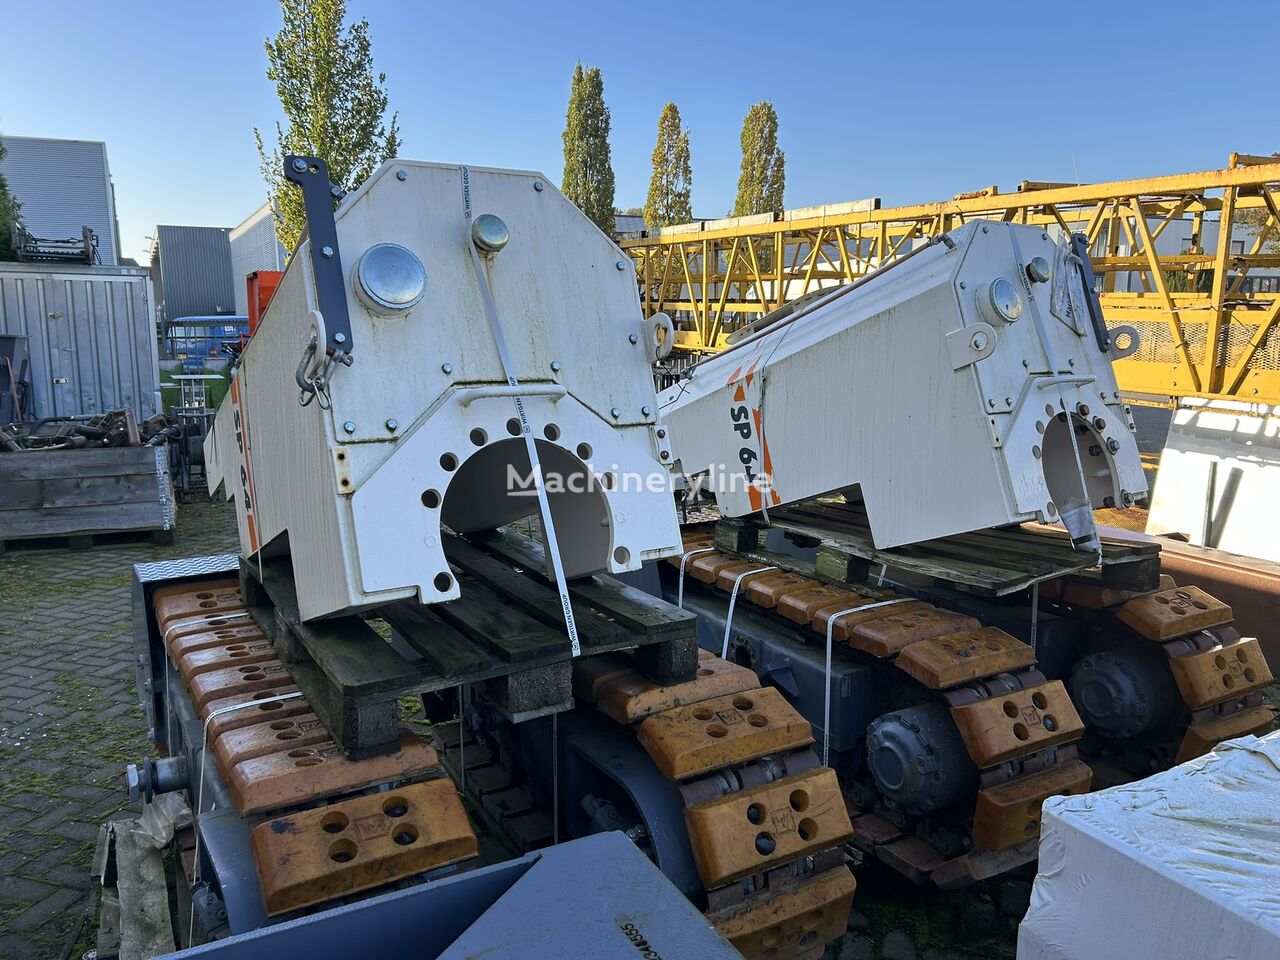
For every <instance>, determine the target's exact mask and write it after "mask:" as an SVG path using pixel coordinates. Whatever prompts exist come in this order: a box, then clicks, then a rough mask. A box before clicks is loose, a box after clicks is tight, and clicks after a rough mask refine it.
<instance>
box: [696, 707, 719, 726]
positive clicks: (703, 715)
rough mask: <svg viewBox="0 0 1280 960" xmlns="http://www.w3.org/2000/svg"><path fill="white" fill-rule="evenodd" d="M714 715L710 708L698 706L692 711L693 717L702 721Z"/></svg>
mask: <svg viewBox="0 0 1280 960" xmlns="http://www.w3.org/2000/svg"><path fill="white" fill-rule="evenodd" d="M714 716H715V714H714V713H712V712H711V711H710V710H708V709H707V708H706V707H698V708H697V709H696V710H694V711H693V717H694V719H695V720H701V721H703V722H704V723H705V722H706V721H708V720H710V719H711V718H712V717H714Z"/></svg>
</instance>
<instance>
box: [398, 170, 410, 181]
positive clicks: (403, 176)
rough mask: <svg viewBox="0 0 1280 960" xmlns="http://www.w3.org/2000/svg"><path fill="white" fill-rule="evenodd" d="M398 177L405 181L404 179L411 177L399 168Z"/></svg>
mask: <svg viewBox="0 0 1280 960" xmlns="http://www.w3.org/2000/svg"><path fill="white" fill-rule="evenodd" d="M396 179H397V180H402V181H403V180H408V179H409V175H408V174H407V173H405V172H404V171H403V170H397V171H396Z"/></svg>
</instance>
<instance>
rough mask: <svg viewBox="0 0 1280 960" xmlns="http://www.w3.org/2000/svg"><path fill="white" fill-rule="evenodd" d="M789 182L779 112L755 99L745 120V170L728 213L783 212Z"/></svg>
mask: <svg viewBox="0 0 1280 960" xmlns="http://www.w3.org/2000/svg"><path fill="white" fill-rule="evenodd" d="M786 185H787V169H786V158H785V157H784V156H783V154H782V151H781V150H779V149H778V114H777V113H776V112H774V109H773V104H772V103H770V102H769V101H768V100H764V101H761V102H760V103H753V104H752V105H751V109H749V110H748V111H747V116H746V118H745V119H744V120H743V121H742V173H741V174H739V176H738V198H737V199H736V200H735V201H734V202H733V209H732V210H731V211H730V212H729V215H730V216H731V217H748V216H751V215H753V214H757V213H780V212H781V211H782V195H783V192H784V191H785V190H786Z"/></svg>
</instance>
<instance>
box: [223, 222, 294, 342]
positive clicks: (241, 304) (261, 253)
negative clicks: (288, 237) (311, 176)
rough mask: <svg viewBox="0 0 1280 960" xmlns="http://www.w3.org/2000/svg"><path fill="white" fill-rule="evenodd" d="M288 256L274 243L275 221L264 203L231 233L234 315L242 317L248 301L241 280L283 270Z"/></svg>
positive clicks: (275, 241)
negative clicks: (263, 271)
mask: <svg viewBox="0 0 1280 960" xmlns="http://www.w3.org/2000/svg"><path fill="white" fill-rule="evenodd" d="M286 256H288V254H287V253H286V252H285V249H284V247H282V246H281V245H280V241H278V240H277V239H276V219H275V216H274V215H273V214H272V213H271V205H270V204H266V203H264V204H263V205H262V206H261V207H259V208H258V209H257V210H255V211H254V212H253V213H252V214H250V215H249V217H248V218H246V219H245V221H244V223H242V224H240V226H238V227H236V228H235V229H234V230H232V231H231V282H232V283H234V284H235V288H236V313H237V314H239V315H240V316H242V317H243V316H246V315H247V314H248V312H249V301H248V297H247V294H246V292H245V286H244V278H245V277H247V276H248V275H249V274H251V273H253V272H254V271H255V270H283V269H284V261H285V257H286Z"/></svg>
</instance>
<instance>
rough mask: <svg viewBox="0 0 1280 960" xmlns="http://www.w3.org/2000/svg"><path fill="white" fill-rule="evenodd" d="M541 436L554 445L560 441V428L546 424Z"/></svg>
mask: <svg viewBox="0 0 1280 960" xmlns="http://www.w3.org/2000/svg"><path fill="white" fill-rule="evenodd" d="M542 435H543V436H544V437H546V438H547V439H548V440H550V441H552V442H553V443H554V442H555V441H556V440H559V439H560V428H559V427H558V426H557V425H556V424H554V423H548V424H547V425H546V426H545V427H543V428H542Z"/></svg>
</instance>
